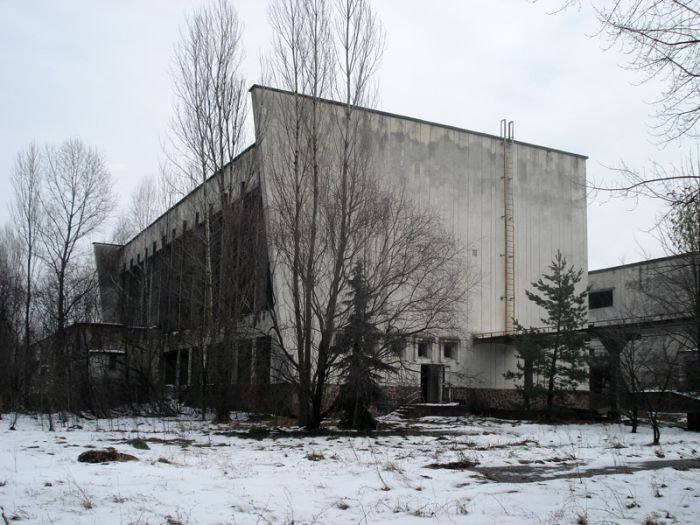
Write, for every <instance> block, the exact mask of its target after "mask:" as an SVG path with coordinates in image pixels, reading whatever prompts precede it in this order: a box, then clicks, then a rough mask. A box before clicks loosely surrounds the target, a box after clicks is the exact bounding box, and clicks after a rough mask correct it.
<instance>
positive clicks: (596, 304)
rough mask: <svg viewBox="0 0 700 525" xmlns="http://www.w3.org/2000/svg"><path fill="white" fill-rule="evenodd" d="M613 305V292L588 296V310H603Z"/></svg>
mask: <svg viewBox="0 0 700 525" xmlns="http://www.w3.org/2000/svg"><path fill="white" fill-rule="evenodd" d="M612 305H613V291H612V290H603V291H601V292H590V293H589V294H588V308H590V309H591V310H594V309H596V308H605V307H606V306H612Z"/></svg>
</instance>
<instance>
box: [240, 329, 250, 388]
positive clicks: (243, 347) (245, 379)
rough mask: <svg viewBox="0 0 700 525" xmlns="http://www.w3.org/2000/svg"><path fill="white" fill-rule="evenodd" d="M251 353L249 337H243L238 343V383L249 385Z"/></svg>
mask: <svg viewBox="0 0 700 525" xmlns="http://www.w3.org/2000/svg"><path fill="white" fill-rule="evenodd" d="M252 354H253V344H252V341H251V340H249V339H244V340H242V341H240V342H239V343H238V373H237V374H236V376H237V377H236V378H237V381H236V383H238V384H239V385H249V384H250V376H251V372H252V370H251V368H250V365H251V361H252V357H253V356H252Z"/></svg>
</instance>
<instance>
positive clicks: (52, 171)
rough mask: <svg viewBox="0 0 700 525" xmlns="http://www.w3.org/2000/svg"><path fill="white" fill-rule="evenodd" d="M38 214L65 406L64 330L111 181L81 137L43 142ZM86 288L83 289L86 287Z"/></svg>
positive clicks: (80, 292)
mask: <svg viewBox="0 0 700 525" xmlns="http://www.w3.org/2000/svg"><path fill="white" fill-rule="evenodd" d="M44 156H45V163H46V164H45V174H44V177H43V181H44V182H43V191H42V192H41V199H40V200H41V204H40V213H41V214H42V215H43V217H44V218H45V223H44V224H43V225H42V229H41V231H40V243H41V258H42V259H43V261H44V263H45V265H46V267H47V273H48V275H49V276H50V278H49V280H48V282H49V283H50V284H51V288H50V289H49V291H48V294H49V295H50V297H51V302H50V306H51V308H50V319H49V320H50V323H51V325H50V329H51V330H52V331H53V332H55V343H56V349H55V358H56V368H55V373H54V374H53V380H54V384H55V385H56V387H57V392H56V393H57V394H65V397H57V399H56V400H57V402H58V403H61V404H64V405H67V406H69V407H70V405H71V398H70V395H71V394H70V364H69V362H68V356H66V355H65V335H66V334H65V329H66V326H67V323H68V322H69V321H70V320H71V316H73V315H74V314H75V309H76V308H77V307H78V306H79V305H80V304H81V301H82V300H83V298H84V296H85V293H87V291H86V289H85V288H83V287H81V288H80V289H78V288H76V284H79V283H82V281H83V280H82V279H79V280H76V279H75V278H76V276H77V275H79V273H78V271H79V269H80V268H81V267H82V264H81V262H82V261H81V259H82V257H83V255H84V254H85V251H84V250H83V248H84V246H83V244H84V242H85V241H86V240H87V238H88V237H89V236H90V235H91V234H92V233H93V232H95V231H96V230H97V229H98V228H99V227H100V226H101V225H102V223H103V222H104V220H105V219H106V218H107V216H108V215H109V214H110V212H111V210H112V207H113V197H112V182H111V178H110V174H109V171H108V170H107V167H106V166H105V161H104V157H103V156H102V154H101V153H100V152H99V151H97V149H95V148H91V147H88V146H86V145H85V144H84V143H83V142H82V141H81V140H80V139H69V140H67V141H65V142H63V143H62V144H60V145H48V146H46V149H45V152H44ZM89 288H90V287H88V289H89Z"/></svg>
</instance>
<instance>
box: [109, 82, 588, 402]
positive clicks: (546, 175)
mask: <svg viewBox="0 0 700 525" xmlns="http://www.w3.org/2000/svg"><path fill="white" fill-rule="evenodd" d="M251 96H252V110H253V111H252V113H253V115H254V117H255V135H256V140H255V143H254V144H253V145H252V146H250V147H249V148H248V149H247V150H245V151H244V152H243V153H241V154H240V155H239V156H238V157H237V158H236V160H235V161H234V162H233V163H232V164H231V165H230V166H228V168H227V169H225V170H224V171H223V172H221V173H218V174H216V175H215V176H214V177H212V178H211V179H209V181H208V182H207V183H206V187H205V186H204V185H203V186H200V187H198V188H196V189H195V190H194V191H192V192H191V193H190V194H189V195H187V196H186V197H185V198H183V199H182V200H181V201H180V202H178V203H177V204H176V205H174V206H173V207H172V208H171V209H169V210H168V211H167V212H166V213H165V214H163V215H162V216H161V217H160V218H158V219H157V220H156V221H155V222H154V223H153V224H151V225H150V226H149V227H148V228H146V229H145V230H143V231H142V232H140V233H139V234H138V235H137V236H136V237H134V238H133V239H132V240H131V241H129V242H128V243H126V244H125V245H111V244H99V243H98V244H95V257H96V262H97V268H98V275H99V284H100V293H101V304H102V316H103V320H104V322H105V323H114V324H118V325H124V326H128V327H148V328H151V329H153V330H157V331H158V332H159V333H160V334H161V335H162V340H163V341H164V342H163V344H162V348H161V350H162V358H161V364H160V370H161V372H160V373H161V374H163V377H164V380H165V382H166V384H170V385H173V387H175V388H178V389H185V388H186V387H187V386H188V385H194V384H197V381H198V374H199V373H200V372H199V370H198V365H197V363H199V362H201V359H202V350H201V341H198V340H197V338H196V337H194V335H193V334H194V333H195V332H196V331H197V328H198V326H199V325H200V324H201V319H202V312H203V309H204V308H205V305H203V301H202V287H201V284H198V283H197V281H196V279H194V278H193V275H195V273H196V270H197V267H198V265H201V264H202V260H201V256H200V255H201V254H198V248H197V247H196V246H197V244H196V243H194V242H193V239H195V238H196V237H197V236H201V235H202V231H203V228H204V222H205V220H206V217H205V215H206V214H207V213H209V217H210V220H211V221H212V223H213V224H214V226H213V231H214V232H215V234H214V235H213V239H214V241H213V242H217V243H224V244H226V245H228V244H233V245H235V248H234V249H235V250H238V252H240V251H241V250H243V251H244V252H245V253H246V255H247V257H246V259H245V264H242V263H240V259H238V261H239V262H238V263H236V262H232V263H231V264H232V265H233V267H234V268H235V271H232V272H231V273H232V274H235V275H236V277H235V278H236V279H239V283H240V282H243V283H247V284H248V285H249V286H248V287H247V288H246V290H247V291H246V292H245V294H244V295H245V296H246V297H245V301H243V304H244V306H241V307H240V309H239V314H240V316H241V318H245V319H246V322H245V325H246V327H247V328H246V330H247V332H248V336H247V337H246V338H245V339H246V341H247V343H246V344H244V345H241V348H240V349H239V351H238V352H237V355H236V356H235V357H234V359H235V363H234V367H233V370H234V371H233V373H232V377H231V381H232V382H233V383H235V384H237V385H245V386H246V387H249V391H250V392H253V395H254V396H256V397H259V396H266V395H267V396H268V397H270V394H271V393H273V392H276V393H277V399H279V396H280V395H281V396H283V397H284V398H288V397H289V396H288V393H289V389H288V385H285V380H284V378H283V377H282V376H281V375H280V374H279V373H278V371H279V370H280V368H281V367H282V364H281V363H282V362H283V361H284V357H283V356H282V355H280V354H279V352H277V351H276V345H275V339H274V337H273V336H274V330H273V326H272V318H273V315H272V314H273V313H275V314H276V316H277V317H278V318H280V317H284V315H288V313H287V314H285V312H281V311H279V310H283V309H284V308H285V301H284V298H283V297H282V295H283V294H284V291H283V290H282V286H281V284H280V281H281V279H282V276H280V275H279V274H278V273H277V272H276V269H275V265H274V261H275V258H276V254H275V253H274V251H273V249H272V247H271V244H270V243H269V242H268V236H269V235H270V232H269V231H268V229H267V226H268V223H267V219H268V214H269V210H270V206H271V199H272V196H271V195H270V190H269V187H268V184H267V182H268V181H267V177H268V172H267V170H269V169H270V166H271V163H272V162H273V160H272V159H273V158H274V155H275V154H276V152H278V151H280V150H282V149H283V148H284V145H283V144H281V143H280V140H281V139H280V132H279V130H280V128H281V124H280V122H281V120H282V119H283V118H284V114H285V112H286V111H287V110H288V108H289V107H290V105H291V104H293V103H294V96H293V94H292V93H289V92H285V91H281V90H277V89H272V88H267V87H262V86H254V87H253V88H252V89H251ZM337 106H338V104H337V103H335V102H333V101H327V100H324V101H321V102H320V108H321V112H322V113H323V114H325V115H330V114H332V113H333V112H334V111H335V108H336V107H337ZM355 109H356V110H357V111H358V114H359V115H360V116H361V118H362V120H363V123H364V124H363V125H364V126H365V127H364V129H365V130H366V134H367V137H366V138H367V141H366V144H367V147H368V148H371V152H370V155H369V158H370V159H371V163H372V168H371V169H372V170H373V173H374V174H376V177H381V178H382V179H383V180H384V181H385V182H386V183H387V184H390V185H396V186H398V187H402V188H405V189H406V191H407V192H408V193H409V194H410V195H413V196H414V198H415V200H416V202H417V203H418V205H421V206H426V207H429V208H430V209H432V210H435V211H437V212H438V213H439V214H440V216H441V217H442V220H443V222H444V224H445V227H446V228H447V229H448V230H449V231H451V232H452V233H453V234H454V236H455V237H456V238H457V239H458V241H459V242H460V243H462V245H463V246H464V248H465V254H466V258H467V259H468V260H467V264H468V266H469V269H470V272H471V273H472V275H473V276H474V277H475V279H474V283H475V285H474V287H473V289H472V291H471V293H470V294H469V298H468V301H469V307H468V310H467V312H468V313H467V314H465V316H464V318H463V319H462V320H461V322H460V325H461V326H460V328H459V330H456V331H455V332H454V333H436V334H425V335H424V336H421V337H420V338H415V339H414V340H411V341H409V342H408V345H407V347H406V349H405V350H404V360H405V361H406V366H405V367H404V370H405V373H404V374H403V375H402V377H401V381H402V382H403V383H404V384H407V385H409V386H411V387H412V388H413V389H414V390H415V391H416V392H417V397H414V398H413V400H419V399H421V398H422V399H423V401H427V402H441V401H446V400H465V399H471V398H473V396H474V395H475V394H474V392H478V396H479V402H481V403H486V404H491V405H496V406H498V405H504V404H507V403H508V400H510V399H512V397H513V394H514V385H513V383H512V382H509V381H507V380H506V379H504V373H505V372H507V371H509V370H512V369H514V368H515V363H516V359H515V353H514V349H513V346H512V344H510V343H509V342H508V340H507V339H504V336H507V335H508V334H510V333H512V330H513V319H517V320H518V321H519V322H520V323H521V324H523V325H524V326H539V324H540V318H541V317H542V312H541V311H539V309H538V308H536V307H535V306H534V305H533V304H532V303H531V302H530V301H528V299H527V297H526V295H525V289H526V288H528V287H529V285H530V283H531V282H533V281H534V280H536V279H537V278H538V277H539V276H540V275H541V274H542V273H543V271H545V270H546V269H547V266H548V265H549V263H550V262H551V260H552V259H553V257H554V254H555V253H556V252H557V250H560V251H561V252H562V253H563V254H564V255H565V257H566V259H567V261H568V263H569V264H571V265H572V266H573V267H575V268H583V269H585V268H586V267H587V238H586V235H587V234H586V190H585V188H586V157H585V156H583V155H579V154H574V153H568V152H565V151H559V150H556V149H553V148H548V147H544V146H538V145H534V144H528V143H525V142H521V141H518V140H514V136H513V135H514V134H513V124H512V122H510V123H509V122H505V121H503V122H502V124H501V136H497V135H490V134H486V133H480V132H474V131H469V130H466V129H459V128H456V127H452V126H447V125H441V124H435V123H431V122H426V121H422V120H418V119H414V118H409V117H404V116H400V115H394V114H389V113H384V112H381V111H375V110H370V109H362V108H355ZM221 179H225V181H226V183H225V184H217V181H219V182H221ZM223 187H225V188H227V189H226V190H221V188H223ZM221 191H225V192H226V195H225V199H226V202H230V206H231V208H232V209H238V210H244V211H245V216H246V217H247V219H246V221H245V224H238V225H237V226H236V228H237V229H236V233H235V235H232V234H231V232H228V231H223V227H221V228H219V229H218V230H217V229H216V228H217V226H216V225H217V224H219V225H220V224H222V221H221V219H220V217H221V216H222V214H224V213H227V211H226V210H222V209H221V206H220V205H219V204H218V202H220V199H219V200H217V199H214V200H213V201H212V204H207V205H206V206H208V207H204V208H203V207H202V205H201V202H202V198H203V194H206V193H207V192H208V193H209V194H210V195H214V194H216V195H218V196H219V197H221ZM202 210H205V211H202ZM206 210H208V212H207V211H206ZM213 279H215V280H219V279H220V276H218V275H216V272H214V275H213ZM217 282H218V281H217ZM220 285H221V283H219V284H218V285H217V288H219V287H220ZM580 286H581V289H585V288H586V287H587V286H588V279H587V276H586V274H585V273H584V279H583V281H582V282H581V283H580ZM212 344H215V343H212ZM582 388H585V386H584V387H582ZM280 393H281V394H280ZM470 396H471V397H470ZM248 401H249V402H248V405H250V404H251V403H250V399H249V400H248ZM253 404H254V403H253ZM267 406H269V405H267Z"/></svg>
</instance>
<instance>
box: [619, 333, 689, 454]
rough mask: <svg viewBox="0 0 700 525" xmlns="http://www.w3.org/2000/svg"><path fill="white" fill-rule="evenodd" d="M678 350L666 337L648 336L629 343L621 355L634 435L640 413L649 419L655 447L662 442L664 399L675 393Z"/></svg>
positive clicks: (659, 335) (661, 335)
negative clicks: (670, 392) (672, 392)
mask: <svg viewBox="0 0 700 525" xmlns="http://www.w3.org/2000/svg"><path fill="white" fill-rule="evenodd" d="M677 350H678V349H677V348H676V347H675V345H674V342H673V338H670V337H668V336H667V335H666V334H663V333H661V334H655V335H652V336H651V337H649V336H648V335H647V336H645V337H642V338H638V339H634V340H632V341H630V342H629V343H627V344H626V345H625V346H624V348H623V349H622V352H620V355H619V367H620V371H621V375H622V379H623V385H624V389H625V393H626V396H625V397H626V398H627V399H626V403H625V407H626V408H627V409H628V410H629V411H630V412H631V415H632V421H633V423H632V424H633V430H632V431H633V432H634V431H635V430H636V427H637V417H638V411H639V409H640V408H641V409H642V410H643V411H644V412H645V413H646V415H647V417H648V419H649V423H650V425H651V429H652V437H653V444H654V445H658V444H660V441H661V419H660V416H661V412H662V411H663V408H664V406H665V399H664V396H665V395H666V394H667V393H668V392H669V391H670V390H672V389H673V387H674V385H675V384H676V383H677V378H678V374H679V359H678V351H677Z"/></svg>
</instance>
